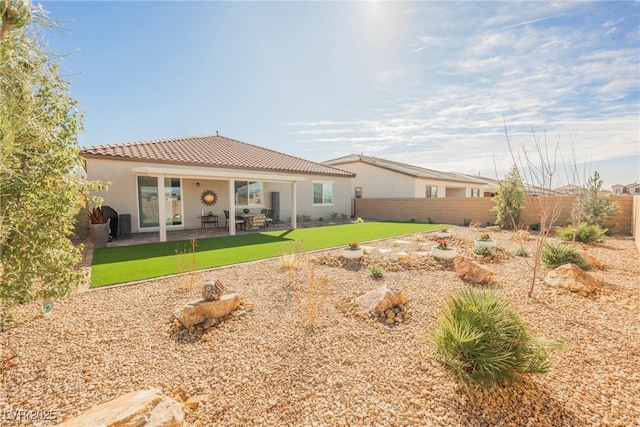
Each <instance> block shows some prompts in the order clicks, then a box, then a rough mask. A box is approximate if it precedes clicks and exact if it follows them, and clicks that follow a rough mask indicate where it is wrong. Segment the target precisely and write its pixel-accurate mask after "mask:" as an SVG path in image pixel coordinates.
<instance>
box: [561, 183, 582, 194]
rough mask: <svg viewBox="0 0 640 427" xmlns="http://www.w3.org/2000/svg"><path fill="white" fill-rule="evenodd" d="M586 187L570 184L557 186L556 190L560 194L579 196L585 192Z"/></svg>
mask: <svg viewBox="0 0 640 427" xmlns="http://www.w3.org/2000/svg"><path fill="white" fill-rule="evenodd" d="M585 190H586V189H585V187H581V186H579V185H574V184H568V185H563V186H562V187H557V188H555V190H554V191H555V192H556V193H558V194H559V195H567V196H579V195H582V194H584V192H585Z"/></svg>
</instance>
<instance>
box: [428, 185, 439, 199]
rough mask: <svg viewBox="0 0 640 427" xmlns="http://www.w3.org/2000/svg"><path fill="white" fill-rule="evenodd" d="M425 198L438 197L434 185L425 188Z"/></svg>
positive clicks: (436, 188)
mask: <svg viewBox="0 0 640 427" xmlns="http://www.w3.org/2000/svg"><path fill="white" fill-rule="evenodd" d="M425 190H426V191H425V197H438V187H437V186H435V185H427V186H426V187H425Z"/></svg>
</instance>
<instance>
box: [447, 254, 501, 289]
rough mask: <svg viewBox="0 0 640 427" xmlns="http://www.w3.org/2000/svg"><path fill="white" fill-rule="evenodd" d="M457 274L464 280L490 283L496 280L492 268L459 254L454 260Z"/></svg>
mask: <svg viewBox="0 0 640 427" xmlns="http://www.w3.org/2000/svg"><path fill="white" fill-rule="evenodd" d="M453 266H454V267H455V269H456V274H457V275H458V277H460V278H462V280H466V281H468V282H472V283H482V284H489V283H493V281H494V273H493V271H492V270H491V269H489V268H487V267H485V266H483V265H482V264H479V263H477V262H475V261H473V260H471V259H469V258H467V257H463V256H459V257H456V259H455V260H453Z"/></svg>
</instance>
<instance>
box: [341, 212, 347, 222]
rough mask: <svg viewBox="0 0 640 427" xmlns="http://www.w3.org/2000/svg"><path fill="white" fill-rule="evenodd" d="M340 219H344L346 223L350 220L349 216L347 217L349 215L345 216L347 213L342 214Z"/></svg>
mask: <svg viewBox="0 0 640 427" xmlns="http://www.w3.org/2000/svg"><path fill="white" fill-rule="evenodd" d="M340 219H342V220H343V221H346V220H348V219H349V215H347V214H345V213H343V214H340Z"/></svg>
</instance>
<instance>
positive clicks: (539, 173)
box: [504, 121, 560, 298]
mask: <svg viewBox="0 0 640 427" xmlns="http://www.w3.org/2000/svg"><path fill="white" fill-rule="evenodd" d="M504 134H505V137H506V139H507V145H508V147H509V152H510V153H511V158H512V159H513V164H514V165H516V167H517V168H518V171H519V174H520V178H521V179H522V182H523V184H524V185H525V190H526V191H527V192H529V193H530V194H529V197H528V201H529V203H531V207H532V208H533V210H534V212H535V215H536V217H537V218H538V219H539V222H540V231H539V234H538V238H537V239H536V245H535V252H534V254H533V260H532V261H529V260H528V259H526V258H524V260H525V263H526V264H527V265H528V266H529V267H530V268H531V270H532V273H533V275H532V278H531V285H530V287H529V292H528V294H527V295H528V296H529V297H530V298H531V297H532V296H533V290H534V289H535V285H536V282H537V280H538V269H539V267H540V258H541V255H542V250H543V248H544V245H545V243H546V241H547V237H549V232H550V231H551V227H552V226H553V224H554V223H555V222H556V221H557V220H558V218H559V217H560V204H559V202H558V199H557V198H555V197H553V196H554V195H555V191H554V190H553V188H554V182H555V179H556V174H557V159H558V154H559V146H560V144H559V142H560V140H559V138H558V140H557V141H556V142H555V144H554V145H550V144H549V142H548V141H547V134H546V132H545V133H544V134H543V136H542V137H539V136H538V135H537V134H536V132H535V130H534V129H533V127H532V128H531V136H532V138H533V143H534V149H533V150H531V151H527V150H526V149H525V148H524V147H523V148H522V150H517V151H516V150H514V148H513V145H512V144H511V140H510V138H509V132H508V130H507V124H506V121H505V122H504ZM514 225H515V224H514Z"/></svg>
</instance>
